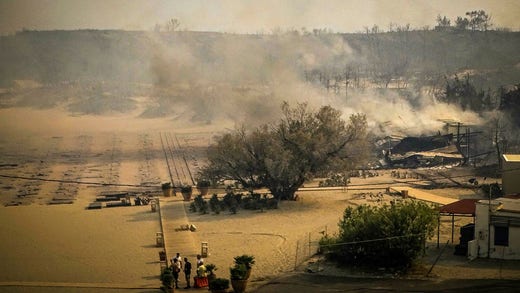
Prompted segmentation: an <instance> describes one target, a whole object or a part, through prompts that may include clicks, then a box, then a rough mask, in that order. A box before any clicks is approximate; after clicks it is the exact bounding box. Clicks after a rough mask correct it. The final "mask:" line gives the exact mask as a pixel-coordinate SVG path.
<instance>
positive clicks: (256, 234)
mask: <svg viewBox="0 0 520 293" xmlns="http://www.w3.org/2000/svg"><path fill="white" fill-rule="evenodd" d="M0 120H1V123H0V125H2V126H1V127H0V134H1V138H0V158H1V159H0V160H1V162H0V164H3V165H2V167H0V174H1V175H12V176H22V177H34V178H41V179H56V180H73V181H84V182H99V183H116V184H130V185H139V184H144V185H150V186H152V187H150V188H144V189H143V188H132V187H124V186H121V187H108V186H94V185H84V184H82V185H77V184H71V183H59V182H48V181H28V180H23V179H12V178H0V202H1V204H2V206H1V207H0V237H1V239H2V241H0V261H1V263H2V265H1V266H0V291H2V288H4V289H5V288H7V287H5V285H9V284H18V285H22V286H23V285H37V286H44V287H45V286H70V287H73V286H79V287H107V288H158V287H159V286H160V281H159V271H160V265H159V262H158V260H159V259H158V252H159V250H160V248H158V247H156V245H155V233H156V232H157V231H160V229H161V228H160V220H159V214H158V213H153V212H151V208H150V206H131V207H117V208H103V209H100V210H87V209H86V207H87V206H88V204H89V203H91V202H93V201H94V200H95V198H96V196H98V195H99V194H100V193H101V192H103V191H105V192H106V191H114V192H115V191H137V190H140V191H145V190H146V191H151V192H152V195H158V194H159V193H158V192H159V190H158V189H157V188H158V186H159V184H160V183H161V182H166V181H169V175H168V170H167V166H166V163H165V161H164V154H163V152H162V149H161V143H160V139H159V133H160V132H165V131H166V132H171V133H175V134H178V135H179V137H180V140H181V142H182V144H183V145H184V146H185V151H186V156H187V157H188V160H189V164H190V166H191V168H192V169H193V171H194V173H195V171H196V170H197V167H200V166H201V164H202V162H203V158H200V149H199V147H203V146H204V145H207V144H208V143H209V142H210V141H211V137H212V135H214V134H215V133H217V132H218V131H219V129H218V127H216V126H204V125H198V126H197V125H196V126H190V127H188V126H186V125H184V124H183V123H180V122H179V121H172V120H169V119H153V120H145V119H138V118H135V115H115V116H109V117H95V116H81V117H73V116H69V115H67V114H64V113H63V112H61V111H57V110H33V109H25V108H12V109H0ZM396 181H398V182H397V183H396V184H402V182H403V181H406V180H396V179H395V178H393V177H391V176H390V174H389V172H388V173H384V172H382V173H381V174H380V176H377V177H373V178H367V179H363V178H353V179H352V184H353V185H365V187H358V188H357V189H360V190H352V189H349V190H348V191H347V190H341V189H335V190H326V191H317V190H311V191H300V192H298V194H299V197H300V200H299V201H292V202H282V203H281V205H280V206H279V209H276V210H267V211H262V212H260V211H244V210H239V212H238V213H237V214H230V213H229V212H227V211H225V212H222V213H221V214H219V215H215V214H206V215H201V214H198V213H189V212H187V216H186V221H187V222H188V223H191V224H194V225H196V226H197V227H198V230H197V232H195V233H196V238H197V240H200V241H207V242H208V243H209V248H210V256H209V257H208V258H207V259H206V263H214V264H216V265H217V267H218V270H217V271H216V273H217V275H218V276H219V277H225V278H228V277H229V267H230V266H231V265H232V262H233V257H234V256H237V255H241V254H252V255H254V256H255V258H256V264H255V266H254V268H253V274H252V279H251V288H254V287H255V286H259V285H260V284H261V283H262V282H265V281H267V280H269V279H271V278H273V277H274V276H276V275H279V274H282V273H285V272H289V271H292V270H294V269H295V268H300V264H301V263H303V262H304V261H305V260H306V259H307V257H308V256H309V255H310V251H309V239H310V242H311V247H310V248H311V249H315V242H316V241H317V240H318V239H319V237H321V236H322V235H324V234H326V233H328V234H333V233H335V232H336V231H337V223H338V221H339V219H340V218H341V217H342V214H343V211H344V210H345V208H346V207H347V206H348V205H360V204H382V203H385V202H389V201H390V200H392V199H393V198H392V197H391V196H389V195H385V196H384V197H383V199H382V201H381V202H378V201H376V200H375V199H372V198H370V197H369V196H368V193H369V192H373V193H378V192H379V191H384V190H383V189H382V190H363V188H369V187H382V188H385V187H386V186H387V185H374V186H369V185H367V184H377V183H381V182H388V183H392V182H396ZM313 185H317V182H314V183H312V184H309V185H308V186H313ZM429 192H436V191H435V190H429ZM362 193H365V194H366V195H365V197H364V198H363V196H361V194H362ZM439 193H440V194H443V195H444V196H450V197H455V198H459V197H460V198H463V197H464V198H465V197H471V196H477V195H475V193H474V192H473V191H469V192H468V191H467V190H461V189H459V188H452V189H450V190H444V191H442V190H440V191H439ZM56 196H59V197H62V198H70V199H72V200H73V201H74V203H73V204H64V205H48V204H47V203H48V202H49V201H50V200H51V199H52V198H54V197H56ZM13 203H18V204H20V205H18V206H7V207H5V206H4V205H6V204H13ZM184 204H185V208H186V210H188V203H184ZM456 220H457V221H456V228H455V229H457V230H456V231H458V228H459V227H460V226H462V225H464V224H466V223H468V222H469V221H471V219H468V218H457V219H456ZM185 233H186V232H185ZM455 235H456V236H455V237H456V239H457V237H458V236H457V233H455ZM450 238H451V222H450V219H447V218H446V219H443V221H442V229H441V239H440V243H445V242H446V241H447V240H448V239H450ZM173 241H174V240H173ZM435 245H436V239H432V240H431V242H430V243H429V246H428V247H429V251H430V252H431V253H430V255H435V254H436V253H438V250H437V249H436V247H435ZM181 253H182V251H181ZM451 255H452V253H451V252H450V253H447V254H445V256H444V257H443V258H442V259H441V260H442V262H441V263H439V265H437V267H436V269H435V271H434V273H435V275H436V276H437V277H438V278H450V277H454V276H455V275H456V276H458V277H461V276H463V277H464V276H465V277H468V278H469V277H472V278H479V277H480V276H481V275H482V277H490V276H495V275H496V274H498V273H496V274H495V273H494V274H492V275H490V271H492V272H498V270H497V265H493V262H484V265H481V266H480V267H479V266H478V265H477V266H476V268H471V266H472V264H471V263H469V262H468V261H466V260H465V259H464V258H460V257H458V258H453V257H448V256H451ZM427 261H430V259H427ZM474 263H476V264H479V263H480V262H474ZM508 264H510V263H508ZM508 264H506V265H504V264H503V263H501V264H500V268H501V269H500V276H501V277H517V278H518V276H519V271H520V270H519V268H518V264H517V262H515V263H513V265H508ZM458 266H463V267H464V268H465V269H464V270H460V269H458V268H459V267H458ZM482 267H484V268H482ZM181 284H182V285H184V283H183V282H182V283H181ZM2 285H4V286H2ZM42 288H43V287H42Z"/></svg>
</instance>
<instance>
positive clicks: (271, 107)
mask: <svg viewBox="0 0 520 293" xmlns="http://www.w3.org/2000/svg"><path fill="white" fill-rule="evenodd" d="M155 42H156V43H155V44H154V49H155V52H154V54H153V58H152V60H151V65H150V71H151V74H152V79H153V80H154V96H156V97H157V99H158V104H159V105H160V107H161V108H167V109H168V111H167V113H171V114H172V116H173V117H175V118H176V119H179V120H180V119H182V120H190V121H192V122H193V123H221V122H222V121H231V122H232V123H234V124H245V125H247V126H251V127H254V126H257V125H259V124H262V123H266V122H270V121H276V120H277V119H278V118H279V117H280V113H281V112H280V105H281V104H282V102H283V101H287V102H289V103H290V104H293V105H294V104H295V103H298V102H306V103H308V104H309V105H310V106H311V107H314V108H317V107H319V106H323V105H331V106H333V107H334V108H337V109H341V111H343V113H344V115H345V118H348V115H350V114H353V113H365V114H366V115H367V118H368V121H369V122H370V126H371V128H372V130H373V131H374V132H376V133H377V134H380V135H390V134H401V135H421V134H431V133H434V132H436V131H438V130H439V129H441V128H442V126H443V122H441V121H440V120H443V119H444V120H446V119H449V120H457V121H463V122H465V123H471V124H478V123H480V122H481V121H480V119H479V116H478V115H477V114H475V113H473V112H468V111H462V110H461V109H460V108H458V107H456V106H453V105H447V104H444V103H440V102H436V101H435V99H434V98H432V97H429V96H424V95H422V94H421V93H419V92H412V93H411V94H410V93H408V95H407V96H403V95H400V94H399V93H398V91H396V90H389V89H386V90H382V89H374V88H371V87H365V88H362V89H351V88H349V89H348V90H349V92H348V95H347V97H345V94H344V93H343V92H341V93H334V92H333V91H332V90H329V91H327V90H326V89H325V87H324V86H323V84H322V83H319V82H316V81H313V82H310V81H309V78H308V76H306V74H308V73H309V72H312V71H313V70H318V71H320V70H321V71H320V72H342V70H343V68H344V67H345V64H349V63H362V62H365V61H364V60H365V59H366V58H365V57H364V56H363V55H362V53H359V52H355V51H354V50H352V48H350V46H349V45H348V44H347V43H346V42H345V41H344V39H343V38H342V37H341V36H339V35H332V34H326V35H306V36H300V35H297V34H290V33H287V34H280V35H255V36H248V35H226V34H223V35H218V34H217V35H216V34H204V33H200V34H196V33H189V34H188V33H182V32H180V33H177V34H173V35H172V36H170V37H169V38H165V37H161V38H156V40H155ZM343 90H344V89H343ZM409 96H411V97H412V98H410V97H409Z"/></svg>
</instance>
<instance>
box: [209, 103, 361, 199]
mask: <svg viewBox="0 0 520 293" xmlns="http://www.w3.org/2000/svg"><path fill="white" fill-rule="evenodd" d="M282 112H283V117H282V119H281V120H280V121H279V122H278V123H277V124H266V125H262V126H260V127H258V128H256V129H254V130H252V131H247V130H246V129H245V128H240V129H237V130H235V131H233V132H231V133H227V134H225V135H223V136H221V137H219V138H218V139H217V141H216V143H215V144H214V145H212V146H210V148H209V150H208V161H209V163H208V165H207V166H206V167H205V168H204V170H203V171H202V173H203V174H204V176H206V177H211V178H215V179H233V180H237V181H238V182H240V183H241V184H242V185H243V186H244V187H260V186H263V187H267V188H268V189H269V190H270V191H271V193H272V194H273V196H274V197H275V198H277V199H293V198H294V194H295V192H296V191H297V190H298V188H300V187H301V186H302V185H303V183H304V182H305V181H306V180H309V179H312V178H313V177H314V176H315V175H316V174H317V173H320V172H323V171H334V170H344V169H346V168H350V167H353V166H355V164H357V163H358V162H360V161H362V160H363V159H364V158H365V155H366V153H367V152H366V150H367V148H366V145H365V144H366V118H365V116H364V115H361V114H354V115H352V116H350V119H349V122H348V123H347V122H346V121H344V120H343V119H342V118H341V112H340V111H338V110H336V109H333V108H332V107H330V106H324V107H321V108H320V109H319V110H317V111H316V112H312V111H310V110H309V108H308V106H307V104H306V103H303V104H298V105H297V106H296V107H294V108H291V107H290V106H289V105H288V104H287V103H284V104H283V105H282Z"/></svg>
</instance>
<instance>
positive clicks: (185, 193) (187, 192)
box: [181, 185, 192, 201]
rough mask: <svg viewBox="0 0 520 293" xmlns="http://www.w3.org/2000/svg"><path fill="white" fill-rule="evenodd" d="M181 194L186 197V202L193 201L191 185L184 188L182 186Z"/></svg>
mask: <svg viewBox="0 0 520 293" xmlns="http://www.w3.org/2000/svg"><path fill="white" fill-rule="evenodd" d="M181 193H182V196H183V197H184V200H185V201H190V200H191V193H192V187H191V185H183V186H181Z"/></svg>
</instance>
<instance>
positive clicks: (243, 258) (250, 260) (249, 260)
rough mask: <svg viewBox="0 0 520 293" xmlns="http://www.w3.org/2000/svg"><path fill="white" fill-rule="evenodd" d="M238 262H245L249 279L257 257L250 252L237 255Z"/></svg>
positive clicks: (236, 262)
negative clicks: (249, 253)
mask: <svg viewBox="0 0 520 293" xmlns="http://www.w3.org/2000/svg"><path fill="white" fill-rule="evenodd" d="M238 264H243V265H244V266H245V267H246V271H247V273H246V279H249V277H250V276H251V269H252V267H253V265H254V264H255V257H254V256H252V255H248V254H243V255H240V256H235V265H238Z"/></svg>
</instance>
